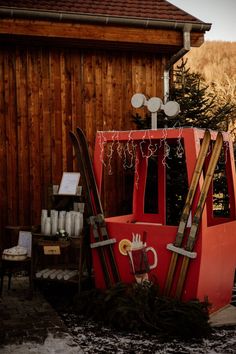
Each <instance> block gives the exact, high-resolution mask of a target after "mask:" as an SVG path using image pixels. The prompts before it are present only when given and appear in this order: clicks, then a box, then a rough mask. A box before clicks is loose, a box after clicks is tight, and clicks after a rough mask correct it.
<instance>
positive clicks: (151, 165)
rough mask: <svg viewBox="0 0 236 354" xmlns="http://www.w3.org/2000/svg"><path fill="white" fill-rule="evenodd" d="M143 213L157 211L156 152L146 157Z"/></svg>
mask: <svg viewBox="0 0 236 354" xmlns="http://www.w3.org/2000/svg"><path fill="white" fill-rule="evenodd" d="M144 213H146V214H157V213H158V156H157V155H156V154H155V155H153V156H151V157H149V159H148V166H147V179H146V187H145V199H144Z"/></svg>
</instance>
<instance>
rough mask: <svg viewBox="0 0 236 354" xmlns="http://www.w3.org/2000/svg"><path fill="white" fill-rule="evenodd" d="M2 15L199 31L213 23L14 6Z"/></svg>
mask: <svg viewBox="0 0 236 354" xmlns="http://www.w3.org/2000/svg"><path fill="white" fill-rule="evenodd" d="M0 17H4V18H6V17H8V18H9V17H10V18H27V19H34V20H37V19H38V20H48V21H61V22H87V23H93V24H105V25H120V26H133V27H144V28H165V29H172V30H181V29H182V30H183V29H184V28H186V25H187V26H188V27H189V28H190V29H191V30H192V31H197V32H205V31H209V30H210V28H211V23H204V22H191V21H175V20H156V19H152V18H149V19H141V18H135V17H121V16H109V15H102V14H101V15H100V14H96V15H95V14H94V15H93V14H92V15H91V14H86V13H72V12H71V13H69V12H55V11H38V10H37V11H35V10H29V9H17V8H12V7H9V8H8V7H0Z"/></svg>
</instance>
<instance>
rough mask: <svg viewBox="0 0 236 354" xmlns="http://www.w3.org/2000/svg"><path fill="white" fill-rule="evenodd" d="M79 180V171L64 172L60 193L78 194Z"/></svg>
mask: <svg viewBox="0 0 236 354" xmlns="http://www.w3.org/2000/svg"><path fill="white" fill-rule="evenodd" d="M79 180H80V173H79V172H63V175H62V179H61V184H60V187H59V190H58V194H67V195H76V193H77V186H78V184H79Z"/></svg>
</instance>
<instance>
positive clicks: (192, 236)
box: [176, 132, 223, 298]
mask: <svg viewBox="0 0 236 354" xmlns="http://www.w3.org/2000/svg"><path fill="white" fill-rule="evenodd" d="M222 145H223V135H222V133H220V132H219V133H218V134H217V138H216V141H215V144H214V148H213V150H212V154H211V158H210V161H209V165H208V168H207V172H206V175H205V179H204V182H203V186H202V189H201V192H200V196H199V200H198V204H197V208H196V212H195V214H194V217H193V223H192V226H191V229H190V233H189V236H188V240H187V244H186V251H187V252H188V253H189V254H191V253H193V248H194V245H195V242H196V238H197V232H198V227H199V224H200V220H201V215H202V212H203V209H204V206H205V202H206V198H207V194H208V191H209V187H210V184H211V182H212V178H213V176H214V171H215V168H216V165H217V162H218V160H219V157H220V153H221V149H222ZM191 258H193V257H189V256H188V255H187V254H186V255H185V256H184V258H183V262H182V266H181V270H180V275H179V279H178V283H177V287H176V297H177V298H181V295H182V290H183V285H184V281H185V279H186V274H187V270H188V265H189V261H190V259H191Z"/></svg>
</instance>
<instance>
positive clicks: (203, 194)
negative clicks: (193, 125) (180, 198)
mask: <svg viewBox="0 0 236 354" xmlns="http://www.w3.org/2000/svg"><path fill="white" fill-rule="evenodd" d="M210 143H211V134H210V132H209V131H208V130H207V131H205V134H204V137H203V141H202V145H201V148H200V152H199V155H198V158H197V161H196V165H195V169H194V173H193V177H192V181H191V183H190V187H189V191H188V194H187V198H186V202H185V206H184V209H183V212H182V215H181V218H180V223H179V227H178V231H177V235H176V239H175V243H174V244H169V245H167V249H169V250H171V251H172V252H173V253H172V257H171V261H170V265H169V269H168V273H167V279H166V283H165V288H164V295H166V296H169V295H170V293H171V289H172V283H173V279H174V275H175V270H176V265H177V260H178V257H179V255H182V256H183V262H182V265H181V269H180V274H179V279H178V281H177V286H176V293H175V295H176V297H177V298H181V295H182V291H183V286H184V282H185V278H186V274H187V270H188V265H189V261H190V259H191V258H196V253H195V252H193V249H194V245H195V242H196V238H197V232H198V227H199V224H200V220H201V215H202V212H203V209H204V205H205V201H206V198H207V193H208V190H209V187H210V184H211V181H212V178H213V175H214V171H215V167H216V165H217V162H218V159H219V156H220V153H221V148H222V145H223V136H222V134H221V133H220V132H219V133H218V134H217V138H216V141H215V144H214V148H213V150H212V154H211V158H210V161H209V164H208V168H207V171H206V174H205V178H204V182H203V185H202V189H201V191H200V195H199V198H198V202H197V206H196V211H195V213H194V216H193V222H192V226H191V229H190V233H189V236H188V238H187V243H186V246H185V247H183V245H182V243H183V239H184V234H185V229H186V225H187V222H188V219H189V215H190V213H191V209H192V204H193V200H194V196H195V193H196V190H197V186H198V182H199V179H200V176H201V173H202V170H203V165H204V162H205V160H206V156H207V152H208V149H209V146H210Z"/></svg>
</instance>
